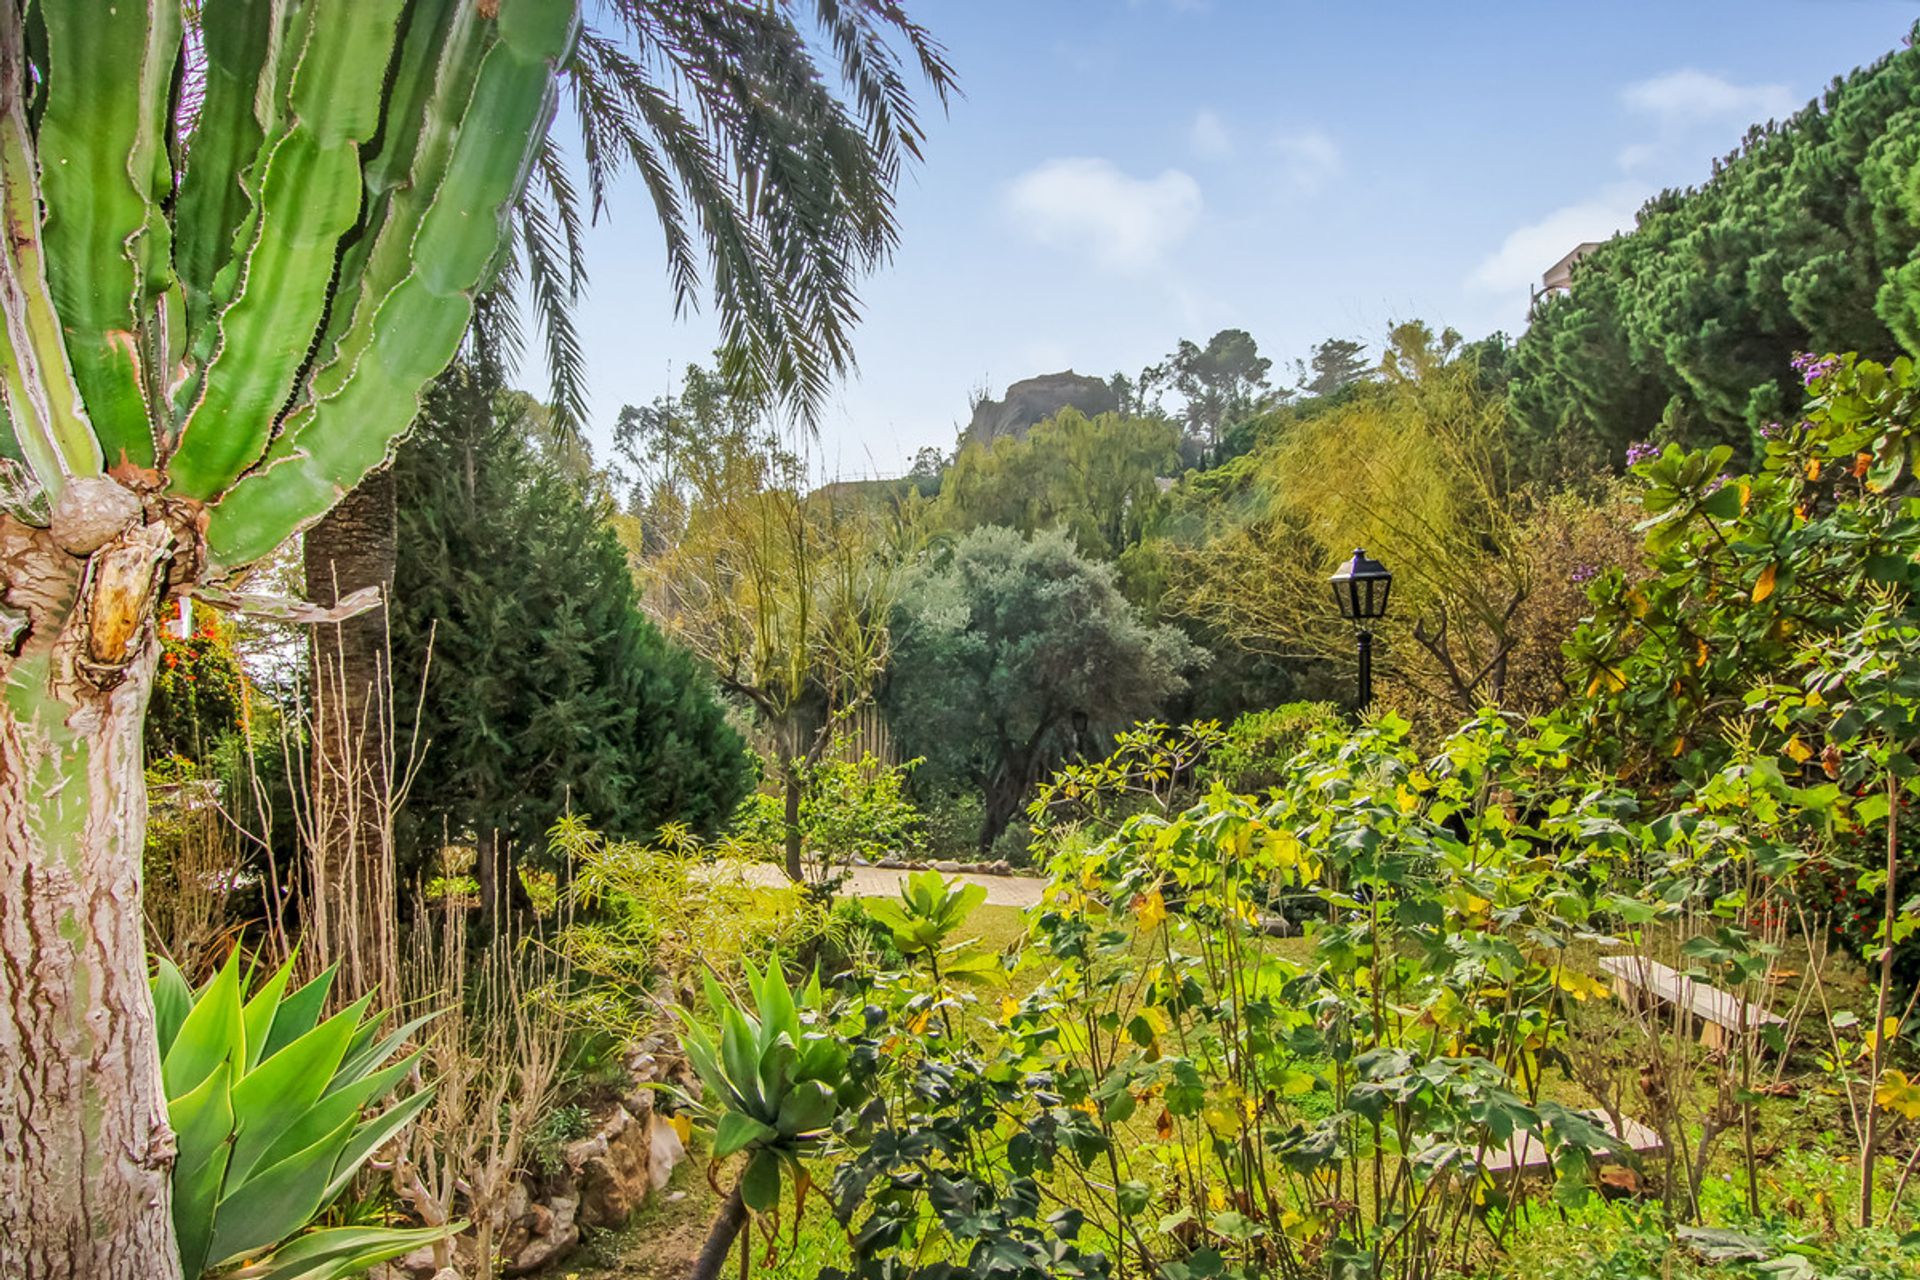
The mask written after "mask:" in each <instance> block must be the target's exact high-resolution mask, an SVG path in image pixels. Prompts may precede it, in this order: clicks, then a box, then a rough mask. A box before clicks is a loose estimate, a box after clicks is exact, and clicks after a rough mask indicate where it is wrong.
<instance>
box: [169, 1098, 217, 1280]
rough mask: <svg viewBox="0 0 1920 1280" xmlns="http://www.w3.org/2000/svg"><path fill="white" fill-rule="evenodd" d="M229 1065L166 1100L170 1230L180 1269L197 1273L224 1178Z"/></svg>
mask: <svg viewBox="0 0 1920 1280" xmlns="http://www.w3.org/2000/svg"><path fill="white" fill-rule="evenodd" d="M232 1079H233V1069H232V1067H231V1065H230V1064H228V1063H225V1062H223V1063H221V1064H220V1065H219V1066H217V1067H215V1068H214V1069H213V1073H212V1074H211V1075H209V1076H208V1077H207V1078H206V1079H205V1080H204V1081H203V1082H201V1084H200V1086H199V1087H198V1088H196V1089H194V1090H193V1091H192V1092H190V1093H187V1094H184V1095H183V1096H181V1097H178V1098H175V1099H174V1100H173V1101H171V1102H169V1103H168V1104H167V1125H168V1127H169V1128H171V1129H172V1130H173V1134H174V1142H175V1144H176V1151H177V1154H176V1156H175V1159H174V1166H173V1232H174V1236H175V1237H176V1238H177V1239H178V1241H179V1245H180V1265H181V1269H182V1270H183V1271H184V1272H185V1273H186V1274H187V1275H189V1276H198V1275H199V1274H200V1273H201V1272H202V1271H204V1270H205V1269H206V1265H207V1249H208V1246H209V1245H210V1244H211V1243H212V1241H213V1222H214V1208H215V1206H216V1205H218V1204H219V1203H220V1192H221V1188H222V1186H223V1185H224V1184H225V1181H226V1176H227V1157H228V1155H229V1154H230V1153H231V1151H232V1146H231V1145H230V1144H231V1140H232V1137H233V1106H232V1102H231V1097H230V1092H229V1086H230V1085H231V1083H232Z"/></svg>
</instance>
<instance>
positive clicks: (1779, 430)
mask: <svg viewBox="0 0 1920 1280" xmlns="http://www.w3.org/2000/svg"><path fill="white" fill-rule="evenodd" d="M1786 434H1787V429H1786V427H1785V426H1783V425H1781V424H1780V423H1778V422H1763V423H1761V424H1760V438H1761V439H1762V440H1778V439H1779V438H1780V437H1782V436H1784V435H1786Z"/></svg>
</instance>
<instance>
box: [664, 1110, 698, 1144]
mask: <svg viewBox="0 0 1920 1280" xmlns="http://www.w3.org/2000/svg"><path fill="white" fill-rule="evenodd" d="M667 1123H668V1124H670V1125H672V1126H673V1131H674V1133H675V1134H677V1135H679V1138H680V1145H681V1146H683V1147H684V1146H686V1145H687V1144H688V1143H689V1142H692V1141H693V1120H692V1118H691V1117H689V1116H684V1115H678V1116H669V1117H667Z"/></svg>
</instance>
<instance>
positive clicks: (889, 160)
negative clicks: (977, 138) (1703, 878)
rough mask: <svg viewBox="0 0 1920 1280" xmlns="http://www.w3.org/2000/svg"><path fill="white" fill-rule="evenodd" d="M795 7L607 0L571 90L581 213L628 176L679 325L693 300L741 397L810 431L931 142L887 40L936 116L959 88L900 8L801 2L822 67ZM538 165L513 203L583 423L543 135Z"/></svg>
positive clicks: (560, 211)
mask: <svg viewBox="0 0 1920 1280" xmlns="http://www.w3.org/2000/svg"><path fill="white" fill-rule="evenodd" d="M799 7H800V6H799V5H798V3H797V0H781V2H780V3H776V4H764V3H756V2H755V0H605V2H604V3H603V4H602V6H601V11H600V22H599V24H598V25H597V26H595V27H590V28H589V29H588V30H587V31H586V32H584V33H583V34H582V37H581V39H580V41H579V44H578V45H577V47H576V49H575V52H574V55H573V57H572V59H571V61H570V62H569V64H568V66H567V68H566V84H567V88H568V91H569V97H570V101H571V106H572V108H573V110H572V113H571V114H572V119H573V122H574V124H573V127H574V128H575V129H576V130H577V135H578V136H577V143H578V146H577V150H578V152H579V154H580V157H581V160H582V168H583V170H584V172H583V175H582V176H583V180H584V189H585V192H586V196H587V208H588V216H590V217H593V218H598V217H599V215H600V214H601V213H602V212H603V211H604V209H605V207H606V198H607V191H608V187H609V185H610V183H611V182H612V180H613V179H614V178H615V177H616V176H617V175H618V174H619V173H620V172H622V171H623V170H625V169H626V168H627V167H629V166H631V168H632V170H633V171H634V172H635V173H636V174H638V175H639V177H640V179H641V181H642V183H643V184H644V185H645V187H646V189H647V192H648V195H649V198H650V199H651V200H652V202H653V206H654V213H655V216H656V218H657V219H658V221H659V223H660V227H661V230H662V232H663V234H664V236H665V240H666V251H667V262H666V267H667V280H668V286H669V289H670V292H671V296H672V298H673V305H674V308H675V312H676V314H680V313H683V312H684V311H685V310H686V309H687V308H689V307H693V306H696V305H698V303H699V301H700V294H701V292H702V285H703V284H704V286H705V291H706V293H707V294H708V295H709V297H710V299H711V301H712V304H713V306H714V308H715V311H716V313H717V315H718V318H719V321H720V331H721V340H722V343H723V345H724V347H725V348H726V351H727V354H726V357H725V359H724V360H723V362H722V364H723V370H724V371H725V372H726V373H727V375H728V377H729V378H730V380H731V381H732V382H733V384H734V386H735V388H736V389H737V390H740V391H743V392H746V393H748V394H753V395H756V396H759V397H760V398H762V399H764V400H765V401H767V402H769V403H777V404H780V405H784V406H785V407H788V408H790V409H792V410H793V411H795V412H796V413H797V414H798V415H799V416H800V417H801V418H802V419H804V420H806V421H807V422H809V423H811V422H813V421H815V420H816V419H817V416H818V413H819V410H820V408H821V406H822V405H823V404H824V402H825V399H826V397H827V394H828V392H829V391H830V390H831V388H832V385H833V382H834V380H835V379H836V378H838V377H840V376H843V375H844V374H846V373H847V372H849V371H851V370H852V369H853V368H854V355H853V344H852V333H853V329H854V327H855V326H856V325H857V323H858V321H859V319H860V308H859V300H858V287H859V284H860V281H861V280H862V279H864V278H865V276H866V275H867V274H868V273H870V272H871V271H873V270H874V269H876V268H878V267H879V266H881V265H883V264H884V263H885V262H886V261H887V260H888V259H889V258H890V257H891V255H892V253H893V251H894V248H895V247H896V245H897V244H898V240H899V228H898V226H897V224H896V222H895V220H894V208H893V193H894V189H895V187H896V185H897V183H898V181H899V178H900V174H901V172H902V169H903V166H904V164H905V163H907V162H908V161H917V160H919V159H920V158H921V145H922V143H923V142H924V140H925V133H924V130H923V129H922V127H921V125H920V122H919V118H918V114H917V111H916V108H915V104H914V100H913V93H912V90H911V87H910V85H909V82H908V72H907V69H906V64H905V62H904V60H903V58H902V55H901V52H900V51H899V50H898V49H896V47H895V42H896V41H897V42H899V43H900V44H902V45H904V47H905V50H906V52H907V54H908V56H910V57H911V59H912V60H913V63H914V64H915V65H916V66H917V68H918V70H919V74H920V75H921V77H922V78H923V79H924V80H925V81H926V82H927V84H928V85H929V86H930V87H931V89H932V91H933V93H934V95H935V97H936V98H937V100H938V101H939V102H940V103H941V105H942V106H943V107H944V106H945V105H946V104H947V103H948V102H949V100H950V96H951V94H952V93H953V92H954V91H955V85H954V76H953V71H952V68H951V67H950V66H949V65H948V64H947V61H946V58H945V54H944V52H943V51H942V50H941V49H940V46H939V45H938V44H937V43H936V42H935V41H934V40H933V39H932V37H931V36H930V35H929V34H928V33H927V31H926V29H925V28H924V27H922V26H920V25H919V24H917V23H915V22H913V21H912V20H911V19H910V18H909V17H908V16H907V14H906V11H905V9H904V8H903V6H902V5H900V4H899V3H897V0H813V3H812V4H811V6H810V8H809V9H808V13H807V21H808V23H809V25H810V27H811V28H812V29H813V30H814V31H815V32H816V33H817V34H818V37H819V38H820V40H821V42H822V45H823V49H822V50H821V51H820V52H821V53H822V54H823V55H824V54H827V53H830V55H831V56H830V58H827V57H816V49H815V47H814V45H813V44H812V43H811V42H810V41H809V39H808V36H807V33H806V32H805V31H803V30H802V26H801V22H800V20H799V19H798V18H797V17H796V13H797V12H798V10H799ZM822 61H826V62H827V64H828V70H830V71H831V73H832V82H831V83H830V82H829V77H828V74H827V71H823V69H822ZM842 95H844V97H843V96H842ZM537 165H538V168H537V176H538V179H539V182H540V185H541V188H542V196H541V198H540V199H537V200H534V199H529V200H528V201H523V202H522V208H521V218H522V223H523V226H522V228H521V231H520V234H519V236H518V246H517V247H518V253H519V256H520V257H521V258H522V259H524V262H523V263H522V264H521V265H522V266H523V267H524V269H525V270H526V273H527V274H526V276H525V278H524V279H525V284H526V287H527V291H528V297H529V301H530V302H531V304H532V306H533V310H534V312H535V315H536V318H537V320H538V322H539V324H540V325H541V327H542V328H543V330H545V331H546V334H547V342H546V345H547V349H548V352H549V367H550V369H551V371H552V374H553V377H554V389H553V390H554V399H555V401H556V407H560V406H561V404H562V403H563V402H564V403H566V404H571V405H573V406H576V409H577V407H578V406H580V405H581V404H583V402H584V398H585V397H584V394H583V391H582V389H581V388H580V386H579V369H578V365H577V360H578V341H577V335H576V334H574V333H573V331H572V328H571V324H570V320H569V314H570V309H571V306H572V303H573V302H574V301H575V300H576V299H577V297H578V293H579V276H578V273H577V270H576V269H575V264H576V262H577V256H576V251H577V248H578V245H579V242H580V238H581V237H580V211H579V201H578V199H577V197H576V194H575V188H574V184H573V179H572V177H571V175H569V174H568V173H567V172H566V170H565V167H564V166H563V165H562V164H560V162H559V158H558V152H557V150H556V149H555V147H554V145H553V140H552V139H550V140H549V146H548V148H547V150H545V151H543V152H542V154H541V156H540V158H539V160H538V162H537ZM562 245H564V251H563V250H562ZM703 256H704V259H705V261H704V265H703V263H702V261H701V258H702V257H703ZM549 271H551V272H552V274H551V275H548V274H546V273H548V272H549ZM563 280H564V281H565V283H564V284H563ZM569 355H571V357H572V358H573V360H574V361H575V363H573V364H571V365H568V364H565V362H564V361H562V360H561V358H562V357H566V356H569ZM573 411H574V410H566V409H563V416H565V415H566V414H567V413H569V412H573Z"/></svg>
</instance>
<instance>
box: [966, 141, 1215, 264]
mask: <svg viewBox="0 0 1920 1280" xmlns="http://www.w3.org/2000/svg"><path fill="white" fill-rule="evenodd" d="M1201 206H1202V201H1201V198H1200V184H1199V183H1197V182H1195V181H1194V180H1193V178H1192V177H1191V176H1189V175H1188V174H1186V173H1183V172H1181V171H1180V170H1178V169H1168V170H1166V171H1165V172H1163V173H1161V174H1160V175H1159V176H1158V177H1155V178H1136V177H1134V176H1132V175H1131V174H1128V173H1125V172H1123V171H1121V170H1120V169H1119V168H1118V167H1117V166H1115V165H1114V164H1113V163H1112V162H1111V161H1108V160H1099V159H1086V158H1068V159H1060V160H1048V161H1046V162H1045V163H1043V164H1040V165H1037V166H1036V167H1034V168H1032V169H1029V170H1028V171H1027V172H1025V173H1023V174H1021V175H1020V176H1019V177H1018V178H1015V179H1014V180H1013V182H1012V184H1011V185H1010V186H1008V188H1007V190H1006V194H1005V196H1004V198H1003V201H1002V207H1003V208H1004V210H1005V212H1006V214H1007V216H1008V217H1009V218H1011V219H1012V220H1013V222H1014V223H1015V224H1016V225H1017V226H1019V227H1020V229H1021V230H1022V231H1024V232H1025V233H1026V234H1027V235H1028V236H1029V237H1030V238H1031V239H1033V240H1035V241H1037V242H1038V243H1040V244H1044V245H1047V246H1049V247H1051V248H1056V249H1067V250H1074V251H1079V252H1083V253H1085V254H1086V255H1087V256H1088V257H1090V258H1092V259H1093V261H1094V263H1095V264H1096V265H1098V266H1100V267H1103V268H1105V269H1107V270H1111V271H1121V272H1141V271H1145V270H1147V269H1149V268H1151V267H1153V266H1155V265H1157V264H1158V263H1159V262H1160V260H1161V258H1162V257H1163V256H1164V255H1165V254H1166V252H1167V250H1169V249H1171V248H1172V247H1173V246H1174V245H1176V244H1178V243H1179V242H1180V241H1181V240H1183V239H1185V238H1186V236H1187V233H1188V232H1190V231H1192V230H1193V227H1194V224H1195V223H1196V222H1198V221H1199V220H1200V210H1201Z"/></svg>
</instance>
